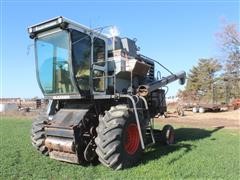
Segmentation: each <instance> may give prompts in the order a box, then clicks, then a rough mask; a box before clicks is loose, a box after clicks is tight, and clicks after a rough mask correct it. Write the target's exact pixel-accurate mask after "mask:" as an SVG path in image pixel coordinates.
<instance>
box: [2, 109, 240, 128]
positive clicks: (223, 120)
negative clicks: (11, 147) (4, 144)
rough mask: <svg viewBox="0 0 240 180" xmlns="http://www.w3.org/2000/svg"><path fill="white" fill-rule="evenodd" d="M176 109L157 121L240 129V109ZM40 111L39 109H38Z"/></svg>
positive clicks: (24, 114)
mask: <svg viewBox="0 0 240 180" xmlns="http://www.w3.org/2000/svg"><path fill="white" fill-rule="evenodd" d="M174 110H175V109H171V108H169V112H168V114H167V116H168V117H167V118H161V117H160V118H156V119H155V123H160V124H173V125H177V126H188V127H189V126H190V127H200V128H211V127H213V128H214V127H220V126H222V127H224V128H227V129H236V130H239V131H240V109H238V110H232V111H227V112H216V113H214V112H206V113H192V112H191V111H185V112H184V114H185V115H184V116H182V117H180V116H178V115H177V113H175V112H174ZM38 111H39V110H38ZM38 111H32V112H24V111H16V112H8V113H0V116H1V117H4V116H8V117H14V118H27V119H33V118H34V117H35V116H36V115H37V114H38Z"/></svg>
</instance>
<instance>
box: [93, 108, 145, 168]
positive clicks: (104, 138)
mask: <svg viewBox="0 0 240 180" xmlns="http://www.w3.org/2000/svg"><path fill="white" fill-rule="evenodd" d="M97 134H98V136H97V138H96V139H95V143H96V145H97V148H96V153H97V155H98V159H99V161H100V162H101V163H102V164H103V165H105V166H107V167H111V168H113V169H115V170H119V169H124V168H128V167H131V166H133V165H134V164H135V163H137V162H138V161H139V159H140V157H141V153H142V148H141V143H140V138H139V134H138V129H137V124H136V120H135V118H134V114H133V113H132V112H130V111H129V109H128V108H127V106H126V105H118V106H114V107H111V109H110V110H109V111H106V112H105V115H104V116H103V117H101V116H100V118H99V126H98V127H97Z"/></svg>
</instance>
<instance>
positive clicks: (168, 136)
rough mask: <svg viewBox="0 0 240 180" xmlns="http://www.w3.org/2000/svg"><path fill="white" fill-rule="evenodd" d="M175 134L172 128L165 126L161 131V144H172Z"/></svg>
mask: <svg viewBox="0 0 240 180" xmlns="http://www.w3.org/2000/svg"><path fill="white" fill-rule="evenodd" d="M174 141H175V133H174V128H173V127H172V126H171V125H169V124H168V125H165V126H164V127H163V130H162V142H163V144H165V145H171V144H174Z"/></svg>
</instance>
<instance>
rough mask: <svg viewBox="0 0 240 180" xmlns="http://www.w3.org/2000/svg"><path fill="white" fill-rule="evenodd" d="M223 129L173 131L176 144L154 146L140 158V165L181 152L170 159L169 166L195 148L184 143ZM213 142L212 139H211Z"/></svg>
mask: <svg viewBox="0 0 240 180" xmlns="http://www.w3.org/2000/svg"><path fill="white" fill-rule="evenodd" d="M222 128H224V126H220V127H216V128H215V129H213V130H205V129H199V128H179V129H176V130H175V137H176V144H173V145H170V146H166V145H159V144H157V145H155V146H154V147H152V148H151V149H149V150H147V151H146V152H145V153H144V155H143V158H142V161H141V163H143V164H147V163H148V162H150V161H152V160H156V159H159V158H161V157H163V156H166V155H168V154H169V153H172V152H176V151H179V150H182V151H183V153H181V154H180V155H179V156H178V157H176V158H174V159H172V160H171V161H170V162H169V164H171V163H173V162H174V161H177V160H179V159H180V158H182V157H183V156H184V155H186V154H187V153H188V152H190V151H191V150H193V149H194V148H196V145H193V144H188V143H185V142H184V141H195V140H201V139H205V138H208V137H210V136H211V135H212V134H213V133H215V132H216V131H218V130H220V129H222ZM212 140H214V139H212Z"/></svg>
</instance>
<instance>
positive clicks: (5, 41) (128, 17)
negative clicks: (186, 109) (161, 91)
mask: <svg viewBox="0 0 240 180" xmlns="http://www.w3.org/2000/svg"><path fill="white" fill-rule="evenodd" d="M239 4H240V3H239V0H222V1H215V0H202V1H200V0H196V1H190V0H185V1H181V0H179V1H173V0H170V1H166V0H164V1H161V0H154V1H151V0H150V1H146V0H142V1H134V0H132V1H127V0H125V1H124V0H122V1H110V0H105V1H100V0H99V1H91V0H89V1H76V0H69V1H60V0H58V1H55V0H49V1H46V0H42V1H39V0H36V1H29V0H25V1H23V0H18V1H13V0H0V6H1V8H0V14H1V27H0V34H1V36H0V38H1V39H0V40H1V47H0V49H1V54H0V55H1V67H0V71H1V72H0V76H1V77H0V80H1V89H0V91H1V97H21V98H32V97H35V96H38V97H43V96H42V93H41V91H40V88H39V87H38V84H37V80H36V73H35V60H34V49H33V40H32V39H30V38H29V36H28V33H27V27H29V26H31V25H34V24H37V23H39V22H42V21H45V20H48V19H50V18H53V17H56V16H64V17H66V18H68V19H71V20H74V21H76V22H78V23H80V24H83V25H86V26H88V27H92V28H95V27H101V26H108V25H115V26H116V27H117V28H118V29H119V31H120V36H122V37H129V38H137V45H138V46H139V47H140V48H141V50H140V53H141V54H143V55H146V56H148V57H151V58H153V59H155V60H158V61H159V62H160V63H162V64H163V65H164V66H166V67H168V68H169V69H170V70H171V71H173V72H179V71H181V70H184V71H186V72H189V70H190V69H191V68H192V67H193V66H194V65H196V64H197V61H198V59H200V58H211V57H213V58H217V57H218V55H219V47H218V44H217V41H216V33H217V32H219V31H221V27H222V21H223V19H224V20H225V21H227V22H230V23H237V24H238V27H239V13H240V7H239ZM162 74H163V76H166V75H167V73H166V71H162ZM179 88H183V87H181V86H180V85H178V82H174V83H172V84H171V85H169V92H168V94H167V96H174V95H176V93H177V92H178V89H179Z"/></svg>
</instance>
